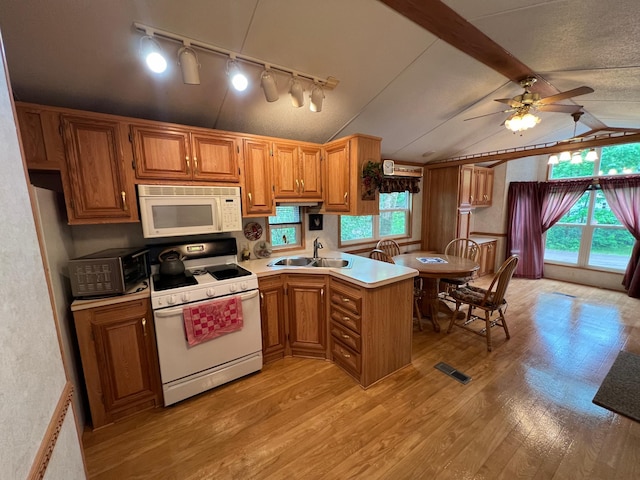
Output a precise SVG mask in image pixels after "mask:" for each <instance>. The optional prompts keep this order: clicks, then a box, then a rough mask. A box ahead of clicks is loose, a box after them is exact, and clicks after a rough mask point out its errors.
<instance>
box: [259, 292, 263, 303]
mask: <svg viewBox="0 0 640 480" xmlns="http://www.w3.org/2000/svg"><path fill="white" fill-rule="evenodd" d="M263 303H264V293H262V292H260V305H262V304H263Z"/></svg>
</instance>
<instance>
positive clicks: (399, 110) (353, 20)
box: [0, 0, 640, 162]
mask: <svg viewBox="0 0 640 480" xmlns="http://www.w3.org/2000/svg"><path fill="white" fill-rule="evenodd" d="M444 3H445V4H446V5H448V6H449V7H451V8H452V9H453V10H454V11H455V12H457V13H458V14H459V15H461V16H462V17H464V19H466V20H467V21H468V22H469V23H470V24H471V25H472V26H473V27H475V28H476V29H478V30H479V31H480V32H482V33H484V34H485V35H487V36H488V37H489V38H490V39H491V40H493V41H494V42H496V43H497V44H499V45H500V46H501V47H502V48H503V49H504V50H505V55H507V56H508V55H509V54H510V55H512V56H513V57H514V58H515V59H517V60H519V61H520V62H522V63H524V64H525V65H526V66H527V67H529V68H530V69H531V70H533V71H534V72H535V73H536V74H537V75H538V76H539V78H540V79H541V81H546V82H548V83H549V84H551V85H552V86H553V87H555V88H556V89H557V90H558V91H565V90H570V89H573V88H576V87H579V86H582V85H588V86H590V87H592V88H593V89H594V90H595V91H594V93H591V94H588V95H584V96H580V97H576V98H575V99H574V102H575V103H576V104H578V105H584V109H585V110H586V111H587V112H588V113H589V114H591V115H592V116H593V117H594V118H595V119H596V120H599V121H600V122H603V123H604V124H606V125H607V126H609V127H612V128H616V127H618V128H640V49H639V48H638V45H637V43H638V39H639V38H640V7H638V4H637V0H612V1H607V2H603V1H601V0H569V1H548V0H545V1H525V0H509V1H506V0H485V1H482V2H470V1H468V0H448V1H445V2H444ZM134 22H140V23H143V24H146V25H149V26H152V27H156V28H159V29H162V30H166V31H170V32H173V33H176V34H178V35H181V36H184V37H189V38H193V39H196V40H199V41H202V42H205V43H209V44H213V45H217V46H219V47H222V48H225V49H228V50H232V51H236V52H240V53H242V54H244V55H248V56H252V57H256V58H260V59H262V60H265V61H268V62H271V63H274V64H280V65H284V66H287V67H289V68H291V69H295V70H299V71H303V72H307V73H311V74H313V75H315V76H317V77H328V76H334V77H336V78H338V79H339V80H340V83H339V84H338V86H337V87H336V88H335V89H334V90H331V91H327V92H326V99H325V104H324V108H323V111H322V112H321V113H312V112H310V111H309V109H308V97H307V101H306V105H305V106H304V108H299V109H296V108H293V107H292V106H291V103H290V101H289V99H288V94H287V91H288V86H289V78H288V77H287V76H286V75H283V74H279V75H278V87H279V88H278V89H279V92H280V100H278V101H277V102H274V103H267V102H266V101H265V100H264V96H263V94H262V90H261V89H260V87H259V84H258V78H259V75H260V69H259V68H257V67H254V66H250V65H246V70H247V72H248V73H249V76H250V79H251V80H253V82H254V86H253V87H252V88H250V89H249V90H248V91H247V92H245V93H244V94H238V93H236V92H235V91H233V90H229V89H228V88H227V78H226V74H225V65H226V58H224V57H222V56H218V55H214V54H211V53H208V52H204V51H201V52H199V60H200V64H201V70H200V77H201V84H200V85H185V84H183V83H182V79H181V74H180V69H179V67H178V66H177V64H176V53H177V50H178V48H180V45H178V44H176V43H172V42H169V41H164V40H163V41H161V44H162V47H163V49H164V50H165V52H166V53H168V54H169V55H170V57H171V59H170V68H169V70H168V71H167V72H166V73H165V74H163V75H160V76H157V75H154V74H151V73H150V72H148V71H147V70H146V69H145V68H144V67H143V65H142V63H141V61H140V58H139V56H138V47H139V41H140V40H139V39H140V37H141V34H140V33H139V32H137V31H136V30H135V29H134V27H133V23H134ZM0 31H1V32H2V36H3V40H4V44H5V50H6V56H7V61H8V64H9V74H10V78H11V83H12V86H13V89H14V94H15V96H16V98H17V99H18V100H22V101H27V102H35V103H43V104H50V105H58V106H65V107H71V108H80V109H86V110H94V111H99V112H105V113H114V114H120V115H126V116H135V117H141V118H149V119H156V120H164V121H171V122H175V123H184V124H188V125H196V126H204V127H209V128H217V129H222V130H230V131H237V132H246V133H256V134H264V135H272V136H277V137H283V138H293V139H298V140H308V141H314V142H325V141H328V140H330V139H333V138H339V137H341V136H344V135H347V134H351V133H357V132H360V133H366V134H371V135H377V136H380V137H382V139H383V142H382V150H383V155H384V156H385V157H389V158H396V159H402V160H412V161H418V162H426V161H431V160H437V159H442V158H449V157H453V156H459V155H467V154H473V153H480V152H486V151H496V150H502V149H508V148H514V147H518V146H523V145H531V144H537V143H543V142H551V141H556V140H562V139H566V138H569V137H571V136H572V135H573V128H574V122H573V119H572V118H571V116H570V115H568V114H564V113H549V112H541V113H540V117H541V118H542V121H541V123H540V124H539V125H538V126H536V127H535V128H534V129H531V130H528V131H526V132H523V133H522V134H517V135H514V134H512V133H510V132H508V131H507V130H506V129H505V128H504V127H503V126H501V123H502V122H503V121H504V119H505V118H506V116H507V114H504V113H497V114H495V115H489V116H487V117H482V118H478V119H474V120H468V121H465V119H468V118H470V117H476V116H480V115H486V114H490V113H494V112H500V111H501V110H504V109H505V106H504V104H499V103H496V102H494V101H493V99H495V98H507V97H513V96H515V95H518V94H520V93H521V92H522V89H521V87H520V86H519V85H517V84H516V83H514V82H513V81H511V80H509V79H508V78H506V77H505V76H504V75H503V74H501V73H498V72H497V71H495V70H493V69H492V68H490V67H489V66H487V65H485V64H483V63H480V62H479V61H477V60H476V59H474V58H472V57H471V56H470V55H468V54H466V53H463V52H461V51H459V50H456V49H455V48H454V47H452V46H451V45H449V44H448V43H446V42H445V41H444V40H442V39H438V38H437V37H436V36H435V35H434V34H432V33H430V32H429V31H427V30H425V29H424V28H422V27H420V26H419V25H417V24H416V23H413V22H412V21H411V20H409V19H407V18H405V17H404V16H402V15H400V14H399V13H397V12H396V11H395V10H393V9H391V8H390V7H388V6H387V5H385V4H384V3H382V2H377V1H373V0H349V1H344V0H323V1H322V2H318V1H312V0H183V1H180V2H176V1H174V0H147V1H142V0H117V1H81V0H56V1H55V2H52V1H45V0H0ZM308 87H309V86H308V85H307V86H306V94H307V95H308V93H309V88H308ZM562 103H570V101H564V102H562ZM587 130H589V128H588V127H586V126H585V125H583V124H579V125H578V128H577V131H578V133H581V132H584V131H587Z"/></svg>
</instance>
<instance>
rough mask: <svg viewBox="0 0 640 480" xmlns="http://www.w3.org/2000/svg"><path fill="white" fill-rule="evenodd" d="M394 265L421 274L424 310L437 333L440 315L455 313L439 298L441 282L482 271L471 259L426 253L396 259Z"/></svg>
mask: <svg viewBox="0 0 640 480" xmlns="http://www.w3.org/2000/svg"><path fill="white" fill-rule="evenodd" d="M393 261H394V262H395V263H396V264H397V265H402V266H404V267H409V268H413V269H415V270H417V271H418V272H419V275H420V278H422V279H423V282H422V289H423V295H422V302H421V305H420V310H421V312H422V313H423V314H425V316H428V317H429V318H430V320H431V323H432V324H433V329H434V330H435V331H436V332H439V331H440V324H439V323H438V313H439V312H441V311H442V312H445V313H448V314H449V316H451V314H452V313H453V311H452V310H451V308H449V306H448V305H447V304H446V303H445V302H444V301H443V300H441V299H440V297H439V295H438V294H439V281H440V279H441V278H461V277H470V276H472V275H473V273H474V272H475V271H477V270H478V269H479V268H480V265H478V264H477V263H476V262H474V261H473V260H469V259H467V258H462V257H455V256H453V255H445V254H443V253H434V252H424V251H415V252H410V253H404V254H402V255H396V256H394V257H393Z"/></svg>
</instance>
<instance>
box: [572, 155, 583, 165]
mask: <svg viewBox="0 0 640 480" xmlns="http://www.w3.org/2000/svg"><path fill="white" fill-rule="evenodd" d="M571 163H572V164H574V165H577V164H579V163H582V154H581V153H580V152H574V153H573V155H571Z"/></svg>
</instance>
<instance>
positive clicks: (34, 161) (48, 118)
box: [16, 103, 65, 171]
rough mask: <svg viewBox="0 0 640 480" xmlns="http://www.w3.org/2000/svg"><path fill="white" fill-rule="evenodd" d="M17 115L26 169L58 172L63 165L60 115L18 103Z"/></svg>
mask: <svg viewBox="0 0 640 480" xmlns="http://www.w3.org/2000/svg"><path fill="white" fill-rule="evenodd" d="M16 113H17V115H18V125H19V126H20V137H21V139H22V148H23V151H24V156H25V160H26V162H27V168H28V169H30V170H58V171H59V170H60V169H61V168H62V167H63V166H64V162H65V156H64V143H63V141H62V135H61V134H60V113H59V112H56V111H52V110H48V109H43V108H39V107H37V106H32V105H26V104H24V105H23V104H18V103H16Z"/></svg>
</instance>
